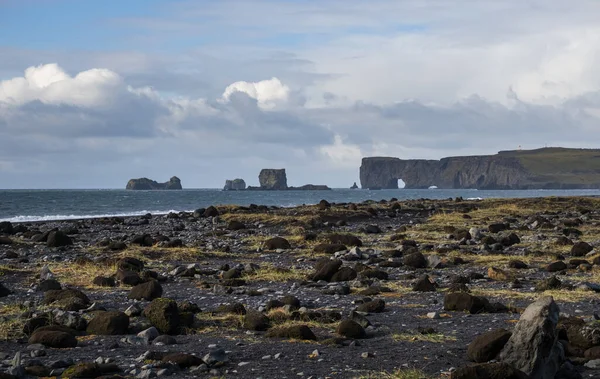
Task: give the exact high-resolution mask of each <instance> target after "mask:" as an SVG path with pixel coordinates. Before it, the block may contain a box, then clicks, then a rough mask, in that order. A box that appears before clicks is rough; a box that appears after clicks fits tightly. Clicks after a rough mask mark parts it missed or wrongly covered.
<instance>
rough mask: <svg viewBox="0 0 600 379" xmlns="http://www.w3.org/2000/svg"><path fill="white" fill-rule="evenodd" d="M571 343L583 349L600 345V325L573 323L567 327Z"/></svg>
mask: <svg viewBox="0 0 600 379" xmlns="http://www.w3.org/2000/svg"><path fill="white" fill-rule="evenodd" d="M567 337H568V338H569V343H570V344H572V345H573V346H575V347H578V348H581V349H583V350H587V349H590V348H592V347H594V346H600V327H596V326H594V325H585V324H584V325H571V326H569V327H568V328H567Z"/></svg>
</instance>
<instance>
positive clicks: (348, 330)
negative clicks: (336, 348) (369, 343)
mask: <svg viewBox="0 0 600 379" xmlns="http://www.w3.org/2000/svg"><path fill="white" fill-rule="evenodd" d="M336 332H337V333H338V334H339V335H341V336H343V337H346V338H354V339H361V338H365V337H366V336H367V332H365V329H364V328H363V327H362V326H361V325H360V324H359V323H357V322H356V321H353V320H350V319H346V320H342V321H341V322H340V324H339V325H338V327H337V330H336Z"/></svg>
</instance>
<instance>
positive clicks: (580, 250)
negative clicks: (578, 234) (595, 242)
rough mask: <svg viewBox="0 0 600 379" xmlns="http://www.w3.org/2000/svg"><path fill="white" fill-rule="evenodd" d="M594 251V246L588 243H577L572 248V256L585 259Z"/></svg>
mask: <svg viewBox="0 0 600 379" xmlns="http://www.w3.org/2000/svg"><path fill="white" fill-rule="evenodd" d="M592 250H594V248H593V247H592V245H590V244H589V243H587V242H583V241H581V242H577V243H576V244H575V245H573V247H571V255H572V256H574V257H584V256H585V255H586V254H587V253H589V252H590V251H592Z"/></svg>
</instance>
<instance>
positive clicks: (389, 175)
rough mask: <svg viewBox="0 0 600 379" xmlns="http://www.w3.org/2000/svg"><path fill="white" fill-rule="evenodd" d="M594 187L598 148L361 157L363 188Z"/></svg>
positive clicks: (599, 175)
mask: <svg viewBox="0 0 600 379" xmlns="http://www.w3.org/2000/svg"><path fill="white" fill-rule="evenodd" d="M399 179H402V180H403V181H404V183H405V188H429V187H431V186H436V187H438V188H477V189H597V188H600V150H598V149H566V148H543V149H537V150H512V151H501V152H499V153H498V154H496V155H484V156H464V157H449V158H442V159H441V160H439V161H436V160H424V159H407V160H403V159H398V158H388V157H372V158H363V160H362V165H361V167H360V183H361V186H362V188H369V189H381V188H385V189H396V188H398V180H399Z"/></svg>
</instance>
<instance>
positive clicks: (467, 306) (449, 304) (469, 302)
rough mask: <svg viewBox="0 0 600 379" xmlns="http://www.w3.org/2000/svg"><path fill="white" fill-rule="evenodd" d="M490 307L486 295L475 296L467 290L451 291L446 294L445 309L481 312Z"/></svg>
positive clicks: (473, 312) (472, 312)
mask: <svg viewBox="0 0 600 379" xmlns="http://www.w3.org/2000/svg"><path fill="white" fill-rule="evenodd" d="M487 307H489V302H488V301H487V299H486V298H484V297H479V296H473V295H470V294H468V293H466V292H451V293H447V294H446V296H444V309H445V310H447V311H459V312H461V311H467V312H469V313H471V314H475V313H481V312H484V311H485V310H486V308H487Z"/></svg>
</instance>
